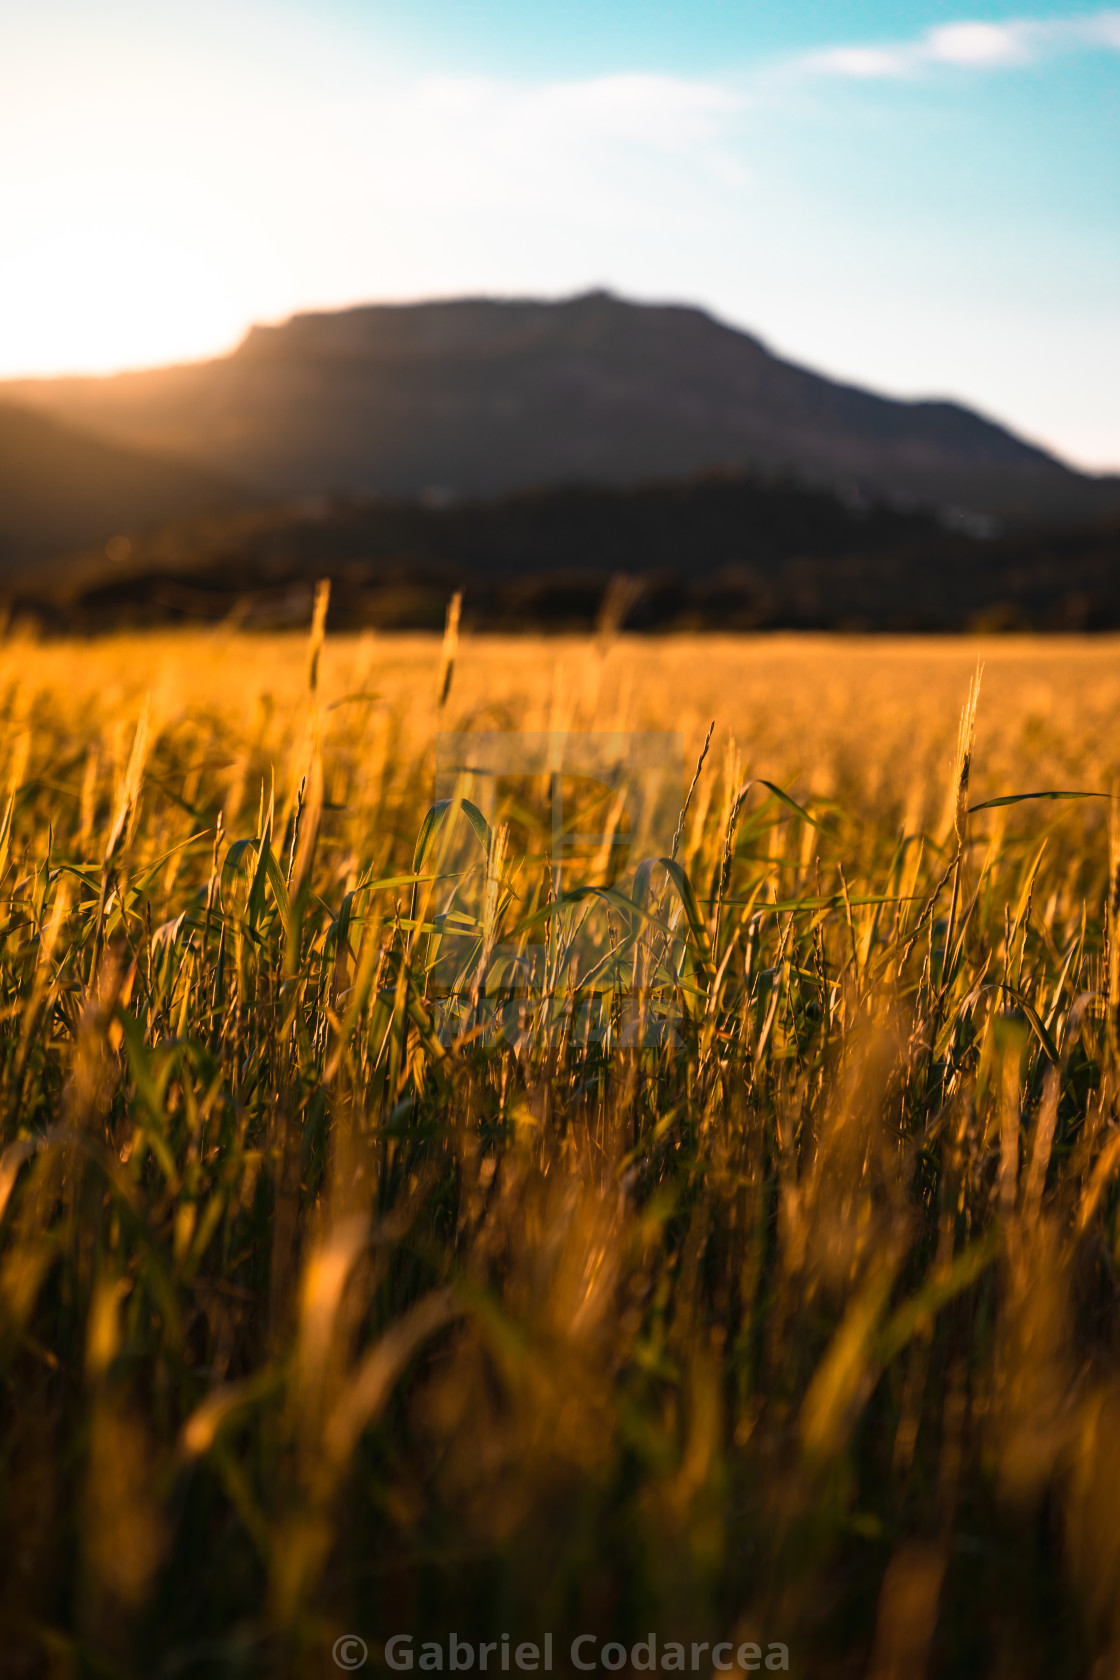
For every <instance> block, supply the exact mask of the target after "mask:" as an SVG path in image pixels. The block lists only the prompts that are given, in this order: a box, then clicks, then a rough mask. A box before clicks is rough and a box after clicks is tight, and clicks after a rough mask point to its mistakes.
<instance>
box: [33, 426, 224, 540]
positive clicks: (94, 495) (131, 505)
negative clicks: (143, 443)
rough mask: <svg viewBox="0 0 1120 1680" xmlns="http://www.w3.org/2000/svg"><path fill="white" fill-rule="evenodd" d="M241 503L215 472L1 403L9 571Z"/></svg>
mask: <svg viewBox="0 0 1120 1680" xmlns="http://www.w3.org/2000/svg"><path fill="white" fill-rule="evenodd" d="M243 500H244V493H243V492H241V491H239V490H238V489H237V488H236V487H235V486H234V485H233V484H231V483H230V482H229V480H228V479H225V478H223V477H221V476H220V475H219V474H217V473H216V472H211V471H209V470H207V469H205V468H202V467H199V466H196V465H194V464H186V465H184V464H183V463H181V462H177V461H171V460H167V459H164V458H160V457H158V456H152V455H147V454H143V453H141V452H139V451H138V450H134V449H130V448H126V447H122V446H121V445H119V444H113V443H107V442H105V441H104V440H103V439H99V438H96V437H90V436H87V435H84V434H83V433H81V432H79V431H74V430H72V429H71V428H69V427H67V426H64V425H60V424H58V423H57V422H56V421H54V420H52V419H50V418H48V417H47V416H45V415H42V414H35V413H31V412H29V411H27V410H26V409H20V408H13V407H11V406H9V405H6V404H0V567H2V568H3V569H4V570H6V571H9V572H11V571H13V570H15V569H18V568H20V567H22V566H23V565H25V564H26V563H27V562H29V561H35V560H41V559H44V558H46V557H48V556H51V555H55V554H60V553H64V552H65V551H67V550H69V549H78V548H83V547H85V546H86V545H89V544H96V545H98V546H100V545H103V544H104V543H105V542H106V541H107V540H108V539H111V538H112V537H114V536H116V535H118V534H122V533H130V532H134V531H136V530H138V529H141V530H142V529H144V528H145V527H147V526H151V525H153V524H156V523H157V522H160V521H165V520H168V519H182V518H189V517H191V516H195V515H199V514H202V513H206V512H209V511H212V510H225V509H228V508H230V507H232V506H234V505H236V504H237V503H238V502H239V501H243Z"/></svg>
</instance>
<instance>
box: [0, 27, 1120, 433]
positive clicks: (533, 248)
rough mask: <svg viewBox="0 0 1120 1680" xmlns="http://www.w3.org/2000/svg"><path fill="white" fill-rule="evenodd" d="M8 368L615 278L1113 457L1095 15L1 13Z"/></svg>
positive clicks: (1117, 178) (192, 346)
mask: <svg viewBox="0 0 1120 1680" xmlns="http://www.w3.org/2000/svg"><path fill="white" fill-rule="evenodd" d="M0 39H2V40H3V44H4V47H3V56H2V58H0V297H2V298H3V300H4V304H5V307H4V309H3V310H2V311H0V374H4V373H8V374H14V373H23V372H43V373H48V372H58V371H65V370H71V369H73V370H79V369H86V368H89V369H95V370H108V369H112V368H115V367H121V366H135V365H143V364H145V363H151V362H157V361H166V360H172V359H181V358H185V357H193V356H199V355H205V354H210V353H214V352H217V351H220V350H222V349H225V348H227V347H228V346H229V345H231V344H232V343H234V342H236V340H237V338H238V337H239V336H240V335H241V333H242V332H243V331H244V329H245V327H246V326H247V325H248V324H249V323H250V322H251V321H253V320H263V319H269V320H271V319H278V318H282V317H283V316H285V315H287V314H289V313H291V312H292V311H293V310H296V309H299V308H304V307H316V306H335V305H340V304H345V303H350V302H355V301H359V300H365V299H378V298H393V299H400V298H411V297H426V296H443V295H448V294H453V293H456V292H462V291H472V292H479V291H485V292H492V293H498V294H507V295H509V294H525V293H533V294H542V295H561V294H564V293H568V292H571V291H574V290H577V289H580V288H583V287H586V286H591V285H608V286H611V287H613V288H614V289H616V290H618V291H621V292H624V293H627V294H629V295H632V296H635V297H640V298H672V299H679V300H685V301H694V302H697V303H700V304H703V305H704V306H706V307H708V308H710V309H712V310H714V311H715V312H717V313H718V314H720V315H721V316H723V317H724V318H726V319H728V320H731V321H733V322H735V323H736V324H739V325H742V326H744V327H747V328H750V329H751V330H753V331H756V332H757V333H759V334H760V335H761V336H762V337H763V338H764V339H765V340H767V342H769V343H770V344H771V345H772V346H773V347H774V348H775V349H777V350H779V351H781V352H782V353H784V354H786V355H789V356H791V357H793V358H795V359H797V360H801V361H804V362H807V363H810V364H812V365H814V366H816V367H819V368H821V369H823V370H824V371H827V372H830V373H833V374H836V375H838V376H840V377H844V378H849V379H852V380H855V381H858V382H861V383H866V384H869V385H872V386H875V387H877V388H879V389H882V390H886V391H890V392H894V393H898V394H902V395H926V394H936V395H952V396H957V397H959V398H961V399H962V400H965V401H967V402H969V403H972V404H974V405H976V406H978V407H980V408H982V409H983V410H984V411H986V412H988V413H991V414H993V415H995V416H996V417H998V418H1001V419H1003V420H1005V421H1007V422H1009V423H1010V424H1012V425H1014V426H1016V427H1017V428H1018V429H1020V430H1022V431H1024V432H1026V433H1027V434H1028V435H1030V436H1032V437H1035V438H1038V439H1040V440H1042V441H1044V442H1046V443H1048V444H1050V445H1051V446H1052V447H1054V448H1055V449H1057V450H1059V451H1060V452H1061V453H1063V454H1065V455H1067V456H1069V457H1070V458H1072V459H1075V460H1077V461H1080V462H1082V463H1085V464H1088V465H1092V466H1096V467H1105V466H1110V467H1120V10H1116V9H1111V10H1110V9H1102V8H1093V7H1074V6H1063V5H1061V4H1050V5H1043V4H1037V3H1031V0H1023V3H1021V4H975V5H971V6H970V5H968V4H961V5H959V6H955V5H947V4H939V5H917V4H897V5H886V4H862V5H860V4H854V3H851V0H832V3H829V4H824V3H821V0H815V3H808V0H785V3H784V4H781V5H778V4H775V3H773V0H767V3H761V0H691V3H689V4H687V5H677V4H667V3H654V4H649V3H646V4H638V3H636V0H619V3H614V4H602V3H600V4H595V3H593V0H577V3H555V4H549V5H540V4H536V3H534V0H520V3H515V0H481V3H470V0H459V3H457V4H452V3H450V0H411V3H410V4H408V5H404V4H399V3H396V0H320V3H319V4H317V5H316V6H314V7H312V6H310V5H305V4H300V3H297V0H271V3H269V4H267V5H266V4H263V3H262V0H224V3H223V4H218V3H217V0H194V3H193V4H191V5H189V6H188V5H185V4H182V3H179V0H154V3H153V0H148V3H147V4H144V5H140V4H132V3H123V0H116V3H109V0H106V3H104V4H101V3H98V0H85V3H84V4H80V5H79V4H64V3H60V0H39V4H38V5H37V6H35V7H28V6H25V5H23V4H19V5H16V4H14V3H13V0H0Z"/></svg>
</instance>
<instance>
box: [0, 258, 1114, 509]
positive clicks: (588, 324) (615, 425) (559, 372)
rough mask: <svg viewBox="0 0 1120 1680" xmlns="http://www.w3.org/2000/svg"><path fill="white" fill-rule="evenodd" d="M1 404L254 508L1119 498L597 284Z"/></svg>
mask: <svg viewBox="0 0 1120 1680" xmlns="http://www.w3.org/2000/svg"><path fill="white" fill-rule="evenodd" d="M3 401H16V402H20V403H22V404H24V405H25V406H27V407H29V408H31V409H34V410H36V411H38V412H41V413H47V414H50V415H51V416H52V417H53V418H55V419H56V420H57V421H59V422H60V423H63V424H65V425H68V426H71V427H74V428H77V429H80V430H82V431H85V432H87V433H88V434H89V435H91V436H95V437H98V438H100V439H102V440H103V441H108V442H112V443H114V444H116V445H119V446H121V447H126V448H142V449H143V450H145V451H146V452H147V453H149V454H151V455H153V456H162V457H174V458H176V459H178V460H179V462H180V463H182V464H184V465H185V464H190V465H192V466H193V467H195V468H199V469H202V470H204V471H206V472H209V473H218V474H220V475H222V476H225V477H227V478H229V479H231V480H233V481H235V482H237V483H238V484H241V485H245V486H247V487H249V489H250V490H252V491H255V492H256V493H257V494H258V495H260V496H261V497H262V498H264V499H270V498H277V497H280V498H287V497H293V496H305V495H315V494H324V493H327V494H330V493H343V494H357V495H384V496H405V497H408V496H419V495H423V494H425V493H431V492H433V491H437V492H441V493H444V494H451V495H457V496H464V497H468V498H470V497H494V496H502V495H507V494H510V493H515V492H518V491H521V490H525V489H530V488H540V487H556V486H560V485H565V484H602V485H616V486H624V485H625V486H629V485H637V484H641V483H644V482H652V481H664V480H668V479H673V478H682V479H683V478H687V477H689V476H693V475H695V474H697V473H705V472H720V471H735V472H740V471H755V472H763V473H774V472H778V473H782V474H793V475H795V476H798V477H800V478H801V479H802V480H803V481H804V482H806V483H809V484H823V485H828V486H830V487H833V488H839V489H840V490H841V491H842V493H844V494H846V495H852V496H856V497H860V496H866V497H871V498H883V499H887V500H891V501H895V502H897V503H900V504H903V505H906V504H914V503H916V504H922V505H928V506H934V507H941V508H946V507H952V508H959V509H962V510H966V511H967V512H970V513H974V514H976V515H980V516H983V517H986V518H990V519H994V520H999V521H1001V522H1008V521H1010V522H1012V523H1015V522H1018V523H1029V522H1034V523H1037V522H1039V521H1044V522H1057V523H1061V522H1068V521H1071V520H1077V519H1082V518H1086V517H1092V516H1093V515H1094V514H1096V513H1098V512H1102V511H1106V510H1107V509H1109V508H1111V507H1115V506H1117V505H1120V479H1116V478H1107V477H1104V478H1097V477H1094V476H1092V475H1088V474H1083V473H1079V472H1077V471H1075V470H1074V469H1072V468H1071V467H1069V466H1068V465H1067V464H1065V463H1064V462H1062V461H1060V460H1059V459H1058V458H1057V457H1055V456H1053V455H1051V454H1049V453H1048V452H1047V451H1046V450H1044V449H1043V448H1041V447H1040V446H1038V445H1037V444H1034V443H1031V442H1028V441H1027V440H1025V439H1022V438H1019V437H1018V436H1016V434H1014V433H1013V432H1011V431H1009V430H1008V429H1007V428H1005V427H1003V426H1001V425H999V424H998V423H997V422H995V421H992V420H989V419H987V418H985V417H984V416H982V415H979V414H977V413H976V412H975V411H973V410H972V409H970V408H968V407H966V406H965V405H963V404H959V403H955V402H953V401H952V400H947V399H919V400H917V401H900V400H897V399H894V398H888V397H883V396H879V395H877V394H876V393H874V392H871V391H867V390H864V389H862V388H861V387H859V386H854V385H848V384H844V383H842V382H839V381H835V380H831V379H828V378H826V377H824V376H823V375H820V374H817V373H814V372H813V371H812V370H811V369H807V368H803V367H800V366H799V365H798V364H795V363H792V362H788V361H785V360H784V359H783V358H781V357H778V356H775V355H774V354H773V353H772V352H771V351H770V350H769V349H767V347H766V346H765V345H764V343H763V342H762V341H761V340H760V339H758V338H757V337H755V336H754V335H753V334H750V333H747V332H742V331H740V330H739V329H738V328H735V327H732V326H729V325H727V324H726V323H723V322H721V321H719V320H717V319H716V318H715V317H713V316H711V315H709V314H708V313H706V312H705V311H703V310H700V309H696V308H693V307H691V306H689V305H684V304H636V303H631V302H628V301H626V300H623V299H620V298H617V297H615V296H614V295H613V294H611V293H609V292H603V291H595V292H589V293H584V294H580V295H578V296H576V297H573V298H568V299H564V300H561V301H559V302H546V301H540V300H536V299H521V300H509V299H502V300H498V299H492V298H485V297H478V298H456V299H444V300H436V301H433V302H428V303H419V304H364V305H356V306H354V307H352V308H348V309H345V310H330V311H304V312H301V313H299V314H297V315H294V316H292V317H291V318H290V319H289V320H287V321H285V322H282V323H279V324H276V325H260V326H254V327H252V328H251V329H250V330H249V332H248V333H247V334H246V335H245V337H244V338H243V339H242V341H241V342H240V344H239V345H238V346H237V347H236V348H235V349H234V350H233V351H232V352H230V353H229V354H228V355H226V356H222V357H216V358H212V359H211V360H210V361H207V362H200V363H189V364H182V365H180V366H179V367H175V368H163V369H153V370H144V371H140V372H133V373H124V374H117V375H111V376H104V377H94V376H87V377H84V378H69V379H64V380H50V381H42V380H40V381H26V380H23V381H17V382H8V383H7V384H0V402H3Z"/></svg>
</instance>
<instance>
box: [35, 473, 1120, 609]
mask: <svg viewBox="0 0 1120 1680" xmlns="http://www.w3.org/2000/svg"><path fill="white" fill-rule="evenodd" d="M323 571H329V572H330V573H331V575H332V576H333V578H334V586H335V587H334V596H333V601H332V609H331V610H332V624H333V625H334V626H336V627H339V628H344V629H360V628H367V627H373V628H379V629H392V628H396V629H435V628H438V627H439V625H441V624H442V622H443V614H444V609H445V606H446V603H447V600H448V598H449V596H450V595H451V594H452V593H453V592H454V591H457V590H459V591H462V593H463V596H464V611H465V615H466V619H465V621H466V623H467V624H468V625H469V626H470V627H472V628H474V629H502V630H525V629H538V630H549V631H560V630H587V629H590V628H592V627H593V626H594V625H596V624H610V625H613V627H614V628H616V629H617V628H618V627H619V626H620V625H623V624H625V625H626V626H627V627H629V628H631V629H637V630H645V631H660V630H697V629H708V630H731V629H739V630H753V629H791V628H792V629H822V630H830V629H838V630H853V629H865V630H877V631H884V630H885V631H890V630H894V631H903V630H911V631H913V630H936V631H954V630H956V631H960V630H977V629H988V630H1009V629H1020V630H1022V629H1039V630H1094V631H1098V630H1107V629H1111V628H1115V627H1118V626H1120V518H1113V519H1111V520H1109V519H1104V518H1102V519H1100V520H1098V521H1096V522H1095V523H1092V524H1090V525H1086V526H1079V527H1076V528H1073V529H1062V530H1048V531H1038V530H1034V529H1027V530H1018V529H1012V530H1011V531H1008V532H1004V533H998V532H997V531H995V530H993V529H992V527H991V523H990V522H989V523H987V524H985V523H983V522H978V521H976V520H972V521H969V520H966V519H963V518H962V517H960V516H957V517H955V518H951V517H947V516H944V515H943V516H941V517H935V516H934V515H932V514H930V513H928V512H923V511H921V510H919V509H913V508H911V509H904V508H900V507H897V506H890V505H886V504H884V503H875V502H867V503H864V502H861V501H859V500H856V499H852V498H849V499H848V500H842V499H841V498H839V497H838V496H836V495H835V494H834V493H832V492H830V491H828V490H823V489H817V490H812V489H808V488H806V487H805V486H804V485H802V484H799V483H797V482H795V481H789V480H782V479H773V478H763V477H757V476H756V477H750V476H745V475H739V476H732V475H723V476H720V477H713V478H708V479H701V480H697V481H693V482H689V483H685V484H679V483H678V484H666V485H654V486H648V487H646V488H644V489H639V490H632V491H627V490H612V489H598V490H595V489H582V490H555V491H540V492H536V493H533V494H528V493H527V494H525V495H522V496H515V497H508V498H506V499H505V500H502V501H497V502H474V503H471V502H467V503H456V502H452V503H450V504H446V503H441V502H436V503H434V504H432V503H431V502H430V501H429V502H428V503H426V504H425V503H416V502H386V501H372V502H371V501H368V500H367V501H365V502H355V501H351V500H336V501H333V502H332V501H328V500H326V499H320V500H316V501H314V502H311V503H310V504H307V503H305V504H302V505H297V506H294V507H293V506H290V505H289V506H285V507H281V508H276V509H265V510H258V511H252V510H246V511H243V512H230V513H226V514H212V515H209V516H207V517H206V518H200V519H195V520H192V521H179V522H175V523H171V524H165V525H163V526H160V527H157V528H156V529H154V530H152V531H150V532H149V533H147V534H144V535H139V536H137V537H135V538H132V539H130V538H127V537H123V536H118V537H117V538H116V540H115V541H111V542H110V544H109V545H108V547H106V546H105V545H103V544H99V545H98V546H97V547H96V548H94V549H91V550H84V551H79V552H78V553H75V554H72V555H70V556H68V557H66V558H65V559H61V560H59V561H56V562H55V563H53V564H51V565H46V564H39V565H37V566H35V567H32V568H24V569H23V570H22V571H20V572H19V573H18V574H16V575H10V576H9V578H8V581H7V601H8V607H9V612H10V613H14V614H15V615H16V616H17V617H19V616H21V615H22V616H24V617H26V616H27V615H28V614H30V615H33V617H34V619H35V620H36V622H38V623H39V624H40V625H41V626H42V627H43V628H45V629H50V630H54V631H59V630H61V631H66V630H68V629H82V630H107V629H108V630H111V629H113V628H116V627H120V626H122V625H129V624H131V625H134V626H138V625H145V624H147V625H158V624H174V623H191V622H195V623H197V622H199V621H203V622H205V621H210V622H217V621H220V620H229V621H231V622H233V623H236V624H241V625H244V626H245V627H253V628H258V629H267V628H277V627H283V626H285V625H292V624H298V623H304V622H306V620H307V617H308V615H309V612H310V604H311V595H312V590H313V588H314V582H315V579H316V578H317V577H318V576H320V575H321V574H322V572H323Z"/></svg>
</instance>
